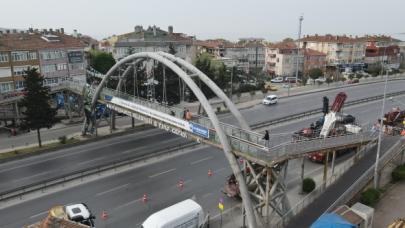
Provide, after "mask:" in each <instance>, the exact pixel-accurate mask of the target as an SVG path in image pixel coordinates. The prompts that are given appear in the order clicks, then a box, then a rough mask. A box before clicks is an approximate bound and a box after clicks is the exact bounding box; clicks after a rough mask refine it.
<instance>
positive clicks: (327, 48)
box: [300, 34, 366, 66]
mask: <svg viewBox="0 0 405 228" xmlns="http://www.w3.org/2000/svg"><path fill="white" fill-rule="evenodd" d="M300 41H301V42H300V47H301V48H304V49H306V48H310V49H312V50H315V51H319V52H322V53H324V54H326V61H327V65H329V66H338V65H342V64H346V65H347V64H356V63H363V62H364V57H365V52H366V45H365V43H364V42H362V40H360V39H358V38H357V37H354V38H353V37H348V36H334V35H330V34H328V35H323V36H320V35H317V34H315V35H313V36H305V37H304V38H302V39H301V40H300Z"/></svg>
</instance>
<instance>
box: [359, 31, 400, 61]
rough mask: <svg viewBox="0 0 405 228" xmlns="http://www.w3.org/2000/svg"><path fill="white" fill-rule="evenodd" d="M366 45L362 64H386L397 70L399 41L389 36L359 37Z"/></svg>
mask: <svg viewBox="0 0 405 228" xmlns="http://www.w3.org/2000/svg"><path fill="white" fill-rule="evenodd" d="M359 40H361V41H362V42H364V43H365V45H366V54H365V59H364V62H365V63H367V64H381V63H388V64H390V66H391V68H398V67H399V64H400V60H401V49H400V46H399V45H400V44H401V41H400V40H397V39H394V38H392V37H389V36H369V35H366V36H364V37H360V38H359Z"/></svg>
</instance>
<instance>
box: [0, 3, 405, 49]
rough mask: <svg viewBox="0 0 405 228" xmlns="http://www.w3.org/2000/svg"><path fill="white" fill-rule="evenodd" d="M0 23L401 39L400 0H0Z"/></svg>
mask: <svg viewBox="0 0 405 228" xmlns="http://www.w3.org/2000/svg"><path fill="white" fill-rule="evenodd" d="M0 3H1V9H0V27H3V28H4V27H5V28H19V29H20V28H22V29H26V28H28V27H30V26H33V27H34V28H58V27H64V28H65V31H66V32H69V33H71V32H72V31H73V29H77V30H78V31H79V32H80V33H83V34H88V35H91V36H93V37H95V38H97V39H101V38H104V37H107V36H110V35H112V34H122V33H126V32H130V31H133V28H134V26H135V25H138V24H139V25H143V26H144V27H147V26H148V25H154V24H155V25H156V26H158V27H160V28H162V29H164V30H167V26H169V25H173V26H174V31H175V32H182V33H186V34H188V35H196V36H197V38H198V39H210V38H226V39H230V40H237V39H238V38H241V37H261V38H265V39H266V40H270V41H277V40H281V39H283V38H285V37H294V38H296V37H297V34H298V17H299V16H300V15H301V14H303V15H304V21H303V27H302V34H304V35H305V34H315V33H318V34H326V33H331V34H347V35H348V34H352V35H363V34H383V33H384V34H396V35H395V37H397V38H400V39H402V40H405V35H397V34H398V33H405V0H333V1H332V0H244V1H243V0H198V1H197V0H143V1H139V0H114V1H112V0H64V1H62V0H0Z"/></svg>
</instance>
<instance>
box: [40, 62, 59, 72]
mask: <svg viewBox="0 0 405 228" xmlns="http://www.w3.org/2000/svg"><path fill="white" fill-rule="evenodd" d="M54 71H56V65H55V64H49V65H43V66H42V72H44V73H50V72H54Z"/></svg>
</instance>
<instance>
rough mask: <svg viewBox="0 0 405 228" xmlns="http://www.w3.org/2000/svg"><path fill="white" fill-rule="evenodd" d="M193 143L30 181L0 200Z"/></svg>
mask: <svg viewBox="0 0 405 228" xmlns="http://www.w3.org/2000/svg"><path fill="white" fill-rule="evenodd" d="M195 145H198V143H196V142H189V143H182V144H180V145H176V146H173V147H170V148H166V149H165V150H162V151H159V152H158V153H149V154H147V155H143V156H141V157H134V158H130V159H128V158H125V159H121V160H118V161H114V162H112V163H111V162H108V163H105V164H101V165H98V166H95V167H90V168H85V169H81V170H78V171H75V172H73V173H69V174H66V175H60V176H57V177H54V178H51V179H48V180H46V181H39V182H36V183H32V184H29V185H26V186H22V187H19V188H16V189H13V190H9V191H4V192H1V193H0V202H1V201H5V200H10V199H14V198H20V199H21V198H22V196H23V195H25V194H28V193H31V192H35V191H39V190H42V191H43V190H45V189H46V188H48V187H52V186H56V185H59V184H63V183H65V182H68V181H72V180H76V179H78V178H83V177H85V176H89V175H93V174H98V173H101V172H104V171H107V170H111V169H115V168H118V167H122V166H125V165H129V164H131V163H134V162H137V161H140V160H144V159H148V158H152V157H155V156H159V155H162V154H165V153H169V152H172V151H177V150H181V149H185V148H189V147H191V146H195Z"/></svg>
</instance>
